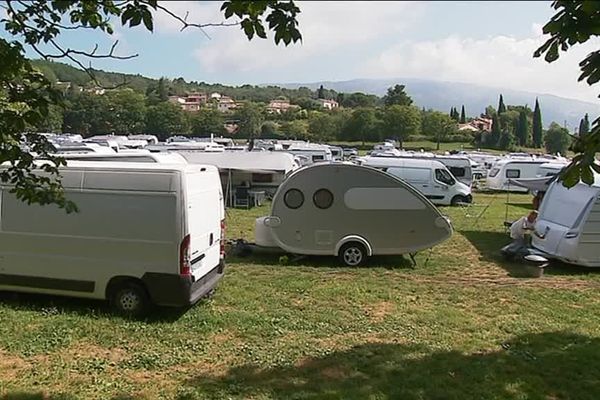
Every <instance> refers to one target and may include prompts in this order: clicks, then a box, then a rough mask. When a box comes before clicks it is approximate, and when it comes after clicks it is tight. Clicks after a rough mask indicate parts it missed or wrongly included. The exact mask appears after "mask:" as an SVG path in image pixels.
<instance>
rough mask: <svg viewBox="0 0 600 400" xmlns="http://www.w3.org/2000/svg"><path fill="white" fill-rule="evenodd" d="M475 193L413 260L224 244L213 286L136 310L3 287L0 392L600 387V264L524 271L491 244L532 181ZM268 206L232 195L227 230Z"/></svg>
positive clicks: (248, 234) (585, 395)
mask: <svg viewBox="0 0 600 400" xmlns="http://www.w3.org/2000/svg"><path fill="white" fill-rule="evenodd" d="M475 201H476V205H474V206H472V207H469V208H443V209H442V210H443V212H444V213H446V214H447V215H449V216H450V217H451V218H452V220H453V224H454V227H455V229H456V232H455V234H454V235H453V237H452V238H451V239H450V240H448V241H447V242H445V243H444V244H442V245H439V246H437V247H435V248H434V249H433V250H431V251H425V252H423V253H421V254H419V255H418V256H417V262H418V265H417V266H416V267H415V268H411V264H410V262H408V260H406V259H404V258H402V257H379V258H375V259H373V260H372V262H371V264H370V266H369V267H365V268H345V267H339V266H337V265H336V262H335V260H333V259H332V258H327V257H324V258H306V259H303V260H300V261H296V262H292V261H289V260H285V259H280V258H279V257H278V256H268V257H267V256H262V257H257V256H254V257H250V258H244V259H230V260H229V261H228V269H227V272H226V275H225V278H224V279H223V280H222V281H221V283H220V285H219V288H218V290H217V292H216V294H215V295H214V296H213V297H212V298H211V299H210V300H205V301H203V302H201V303H199V304H197V305H196V306H194V307H192V308H191V309H189V310H187V311H186V312H180V313H175V312H173V310H169V309H167V310H159V311H158V312H157V313H156V315H154V316H153V317H152V318H151V319H149V320H146V321H131V320H125V319H122V318H119V317H116V316H113V315H112V314H111V313H110V312H109V310H108V309H107V308H106V306H105V305H104V304H102V303H98V302H91V301H89V302H88V301H81V300H74V299H62V298H54V297H47V296H28V295H14V294H7V293H4V294H2V295H1V299H0V398H5V399H20V400H24V399H52V400H55V399H77V398H81V399H90V398H97V399H111V398H112V399H138V398H139V399H153V398H177V399H409V400H412V399H415V400H416V399H597V398H599V397H600V374H599V373H598V369H597V368H596V367H600V324H599V317H598V316H599V315H600V298H599V296H598V289H599V288H600V274H598V273H595V272H594V271H589V270H585V269H579V268H573V267H568V266H562V265H553V266H552V267H550V268H548V270H547V271H546V274H545V276H544V277H543V278H540V279H532V278H525V277H523V275H522V274H521V272H520V267H519V266H518V265H514V264H510V263H506V262H504V261H503V260H502V259H501V258H500V257H499V256H498V249H499V248H500V247H501V246H502V245H503V244H505V243H507V242H508V238H507V236H506V234H505V233H504V230H503V227H502V222H503V221H504V219H505V213H506V212H507V214H508V218H509V219H512V218H515V217H518V216H521V215H523V214H524V213H526V209H527V208H528V207H529V204H530V196H526V195H511V196H510V199H509V203H510V205H509V206H508V208H506V207H505V202H506V195H503V194H498V195H483V194H479V195H476V196H475ZM267 207H268V206H263V207H262V208H257V209H253V210H250V211H247V210H229V211H228V224H229V225H228V236H229V237H230V238H237V237H244V238H247V239H252V229H253V222H254V218H255V217H256V216H258V215H264V214H266V212H267ZM482 212H483V214H482V215H481V216H480V217H479V214H481V213H482Z"/></svg>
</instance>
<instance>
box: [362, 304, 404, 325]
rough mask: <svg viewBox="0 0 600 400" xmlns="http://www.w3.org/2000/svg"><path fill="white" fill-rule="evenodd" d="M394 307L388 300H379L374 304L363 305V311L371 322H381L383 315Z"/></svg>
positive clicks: (389, 312) (387, 313) (385, 315)
mask: <svg viewBox="0 0 600 400" xmlns="http://www.w3.org/2000/svg"><path fill="white" fill-rule="evenodd" d="M395 309H396V305H395V304H394V303H392V302H389V301H380V302H379V303H375V304H368V305H367V306H365V313H366V314H367V316H368V317H369V319H370V320H371V322H373V323H380V322H382V321H383V320H384V319H385V317H387V316H388V315H389V314H391V313H392V312H393V311H394V310H395Z"/></svg>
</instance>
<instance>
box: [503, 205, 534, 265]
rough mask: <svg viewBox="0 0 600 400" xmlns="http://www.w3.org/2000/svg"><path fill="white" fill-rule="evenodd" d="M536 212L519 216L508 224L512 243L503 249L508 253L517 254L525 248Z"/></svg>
mask: <svg viewBox="0 0 600 400" xmlns="http://www.w3.org/2000/svg"><path fill="white" fill-rule="evenodd" d="M537 216H538V212H537V211H535V210H534V211H531V212H530V213H529V214H527V215H526V216H524V217H521V218H519V219H518V220H516V221H515V222H513V223H512V225H511V226H510V238H511V239H512V240H513V241H512V243H511V244H510V245H508V246H506V247H505V248H504V249H503V252H504V253H507V254H508V255H512V256H514V255H517V254H518V253H519V252H522V251H524V250H526V249H527V246H528V245H529V233H530V232H531V231H532V230H533V229H534V225H535V221H536V219H537Z"/></svg>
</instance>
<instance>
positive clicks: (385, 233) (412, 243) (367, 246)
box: [255, 163, 452, 266]
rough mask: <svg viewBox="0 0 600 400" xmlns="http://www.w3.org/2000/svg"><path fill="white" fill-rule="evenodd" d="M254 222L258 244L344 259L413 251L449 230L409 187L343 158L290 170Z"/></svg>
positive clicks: (446, 235) (359, 259)
mask: <svg viewBox="0 0 600 400" xmlns="http://www.w3.org/2000/svg"><path fill="white" fill-rule="evenodd" d="M255 228H256V231H255V240H256V244H257V245H258V246H262V247H274V248H280V249H283V250H284V251H286V252H289V253H294V254H311V255H332V256H338V257H339V258H340V261H341V262H342V263H344V264H345V265H348V266H356V265H360V264H362V263H363V262H364V261H366V259H367V257H369V256H372V255H380V254H381V255H384V254H406V253H414V252H417V251H419V250H422V249H426V248H429V247H432V246H434V245H436V244H438V243H441V242H443V241H444V240H446V239H448V238H449V237H450V236H451V234H452V226H451V225H450V222H449V220H448V219H447V218H446V217H444V216H442V214H441V213H440V212H439V211H438V209H437V208H436V207H435V206H434V205H433V204H432V203H431V202H430V201H429V200H427V198H425V196H423V195H422V194H421V193H420V192H419V191H417V190H416V189H415V188H414V187H412V186H411V185H409V184H407V183H406V182H404V181H402V180H400V179H398V178H396V177H394V176H393V175H390V174H386V173H384V172H383V171H380V170H377V169H375V168H369V167H363V166H359V165H354V164H350V163H321V164H314V165H311V166H308V167H304V168H300V169H298V170H296V171H294V172H292V173H291V174H290V176H289V177H288V178H287V179H286V180H285V181H284V182H283V184H282V185H281V186H280V187H279V189H278V190H277V193H276V194H275V197H274V198H273V203H272V208H271V213H270V215H269V216H267V217H262V218H258V219H257V220H256V224H255Z"/></svg>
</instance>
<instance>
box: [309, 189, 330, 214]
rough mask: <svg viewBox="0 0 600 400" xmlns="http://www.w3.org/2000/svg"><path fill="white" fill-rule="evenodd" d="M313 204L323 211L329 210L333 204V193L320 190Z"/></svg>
mask: <svg viewBox="0 0 600 400" xmlns="http://www.w3.org/2000/svg"><path fill="white" fill-rule="evenodd" d="M313 202H314V203H315V206H317V207H319V208H321V209H323V210H324V209H326V208H329V207H331V205H332V204H333V193H331V192H330V191H329V190H327V189H319V190H317V191H316V192H315V194H314V196H313Z"/></svg>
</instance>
